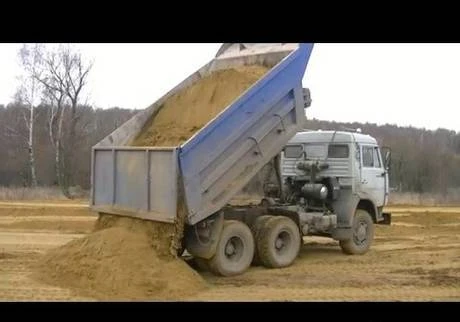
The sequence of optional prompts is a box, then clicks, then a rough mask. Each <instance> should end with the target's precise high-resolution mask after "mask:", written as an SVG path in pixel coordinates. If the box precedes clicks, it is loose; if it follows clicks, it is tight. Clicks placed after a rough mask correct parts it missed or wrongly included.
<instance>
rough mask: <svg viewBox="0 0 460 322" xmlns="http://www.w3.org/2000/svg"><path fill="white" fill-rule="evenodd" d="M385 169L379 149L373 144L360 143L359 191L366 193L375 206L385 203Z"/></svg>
mask: <svg viewBox="0 0 460 322" xmlns="http://www.w3.org/2000/svg"><path fill="white" fill-rule="evenodd" d="M387 182H388V180H387V171H386V170H385V167H384V165H383V162H382V157H381V154H380V149H379V148H378V146H375V145H365V144H363V145H361V189H360V190H361V192H363V193H364V194H366V195H368V196H369V197H370V199H371V200H372V201H373V202H374V203H375V206H376V207H381V206H384V205H385V204H386V197H387V185H388V183H387Z"/></svg>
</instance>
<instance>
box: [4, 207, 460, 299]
mask: <svg viewBox="0 0 460 322" xmlns="http://www.w3.org/2000/svg"><path fill="white" fill-rule="evenodd" d="M387 210H388V211H391V212H392V213H393V223H392V226H377V228H376V236H375V241H374V244H373V246H372V249H371V250H370V251H369V252H368V253H367V254H365V255H362V256H347V255H345V254H343V253H342V252H341V251H340V248H339V246H338V242H336V241H333V240H331V239H327V238H312V237H306V238H304V243H305V245H304V246H303V248H302V250H301V254H300V256H299V258H298V259H297V260H296V262H295V263H294V265H292V266H291V267H288V268H284V269H266V268H263V267H251V268H250V269H249V270H248V271H247V272H246V273H245V274H243V275H240V276H237V277H228V278H222V277H215V276H213V275H211V274H210V273H208V272H200V273H201V274H202V276H203V277H204V278H205V279H206V281H207V282H208V283H209V284H210V286H211V287H210V288H209V289H208V290H206V291H204V292H202V293H200V294H198V295H196V296H194V297H193V298H190V299H189V300H191V301H195V300H198V301H202V300H204V301H206V300H212V301H235V300H240V301H265V300H293V301H304V300H308V301H419V300H423V301H459V300H460V207H457V208H456V207H408V206H407V207H406V206H405V207H393V208H390V207H389V208H388V209H387ZM95 219H96V216H95V214H94V213H91V212H90V211H89V210H88V209H87V206H86V205H85V204H84V203H80V202H79V203H68V202H65V203H56V202H51V203H50V202H44V203H40V202H34V203H17V202H14V203H13V202H12V203H8V202H0V300H2V301H18V300H19V301H21V300H27V301H30V300H33V301H53V300H57V301H62V300H72V301H78V300H91V299H89V298H79V297H76V296H75V295H73V294H72V293H71V292H70V291H69V290H66V289H61V288H57V287H52V286H48V285H45V284H40V283H37V282H35V281H34V280H32V279H31V278H30V276H29V275H30V273H31V271H30V269H29V265H30V264H32V263H33V262H34V261H36V260H37V258H38V257H39V256H40V255H41V254H43V253H44V252H46V251H47V250H49V249H51V248H53V247H56V246H59V245H62V244H65V243H67V242H68V241H70V240H72V239H74V238H79V237H81V236H84V234H85V233H87V232H89V231H90V230H91V229H92V227H93V224H94V221H95Z"/></svg>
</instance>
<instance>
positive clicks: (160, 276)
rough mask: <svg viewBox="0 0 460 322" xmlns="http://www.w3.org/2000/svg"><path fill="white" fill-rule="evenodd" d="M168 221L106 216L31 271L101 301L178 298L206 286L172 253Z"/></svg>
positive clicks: (46, 255) (47, 256) (49, 281)
mask: <svg viewBox="0 0 460 322" xmlns="http://www.w3.org/2000/svg"><path fill="white" fill-rule="evenodd" d="M171 226H172V225H169V224H161V223H152V222H149V221H144V220H141V219H135V218H124V217H116V216H110V215H102V216H101V217H100V218H99V219H98V221H97V222H96V227H95V230H94V232H93V233H91V234H89V235H87V236H86V237H83V238H80V239H76V240H73V241H71V242H69V243H68V244H65V245H63V246H61V247H58V248H55V249H53V250H51V251H49V252H48V253H47V254H45V255H44V256H43V257H42V258H41V259H40V260H39V261H38V262H37V263H36V264H35V266H34V273H33V275H32V277H33V278H35V279H36V280H39V281H42V282H45V283H47V284H52V285H56V286H59V287H63V288H68V289H71V290H72V291H74V293H76V294H77V295H81V296H89V297H93V298H95V299H98V300H179V299H183V298H184V297H188V296H191V295H193V294H195V293H196V292H198V291H201V290H203V289H205V288H206V283H205V282H204V280H203V279H202V278H201V276H200V275H199V274H198V273H197V272H195V271H194V270H193V269H191V268H190V266H188V264H187V263H186V262H185V261H183V260H181V259H179V258H174V257H173V256H172V255H170V254H169V249H168V245H169V239H170V236H171V235H170V234H171Z"/></svg>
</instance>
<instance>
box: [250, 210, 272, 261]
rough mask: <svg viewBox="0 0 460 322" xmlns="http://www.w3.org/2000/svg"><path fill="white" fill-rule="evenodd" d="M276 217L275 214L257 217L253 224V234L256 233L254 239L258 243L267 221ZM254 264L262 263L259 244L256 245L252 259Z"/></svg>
mask: <svg viewBox="0 0 460 322" xmlns="http://www.w3.org/2000/svg"><path fill="white" fill-rule="evenodd" d="M274 218H275V217H274V216H269V215H263V216H260V217H257V219H256V220H254V223H253V224H252V225H251V231H252V234H253V235H254V241H255V242H256V243H257V240H258V236H259V234H260V231H261V230H262V228H263V227H264V226H265V225H266V224H267V222H268V221H269V220H270V219H274ZM252 265H253V266H260V265H262V262H261V261H260V258H259V252H258V250H257V245H256V246H255V247H254V257H253V259H252Z"/></svg>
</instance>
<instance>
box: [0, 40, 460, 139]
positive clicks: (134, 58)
mask: <svg viewBox="0 0 460 322" xmlns="http://www.w3.org/2000/svg"><path fill="white" fill-rule="evenodd" d="M220 45H221V44H193V43H192V44H74V46H75V47H76V48H78V49H80V51H81V53H82V54H83V56H84V57H85V58H87V59H92V60H94V66H93V69H92V71H91V74H90V77H89V86H88V90H89V92H87V93H86V94H87V95H88V98H89V99H88V102H89V103H90V104H93V105H94V106H96V107H102V108H108V107H113V106H118V107H124V108H137V109H142V108H145V107H147V106H149V105H150V104H151V103H153V102H154V101H155V100H157V99H158V98H159V97H161V96H162V95H163V94H165V92H166V91H168V90H170V89H171V88H172V87H174V86H175V85H177V84H178V83H179V82H180V81H182V80H183V79H184V78H185V77H187V76H188V75H190V74H191V73H193V72H194V71H196V70H197V69H198V68H200V67H201V66H203V65H204V64H206V63H207V62H208V61H210V60H211V59H212V58H213V57H214V55H215V53H216V52H217V50H218V49H219V47H220ZM20 47H21V44H0V104H5V105H6V104H7V103H9V102H11V101H12V98H13V95H14V93H15V90H16V88H17V85H18V81H17V79H16V76H17V75H19V74H20V73H21V69H20V67H19V65H18V58H17V51H18V49H19V48H20ZM303 83H304V87H309V88H310V90H311V94H312V99H313V102H312V106H311V107H310V108H309V109H308V110H307V116H308V117H309V118H318V119H322V120H330V121H345V122H353V121H358V122H372V123H378V124H384V123H390V124H397V125H401V126H406V125H412V126H416V127H425V128H427V129H437V128H439V127H443V128H448V129H452V130H455V131H460V121H459V120H458V119H457V118H456V114H457V109H458V108H459V107H460V44H315V47H314V48H313V52H312V55H311V59H310V62H309V64H308V67H307V70H306V73H305V77H304V81H303Z"/></svg>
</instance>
